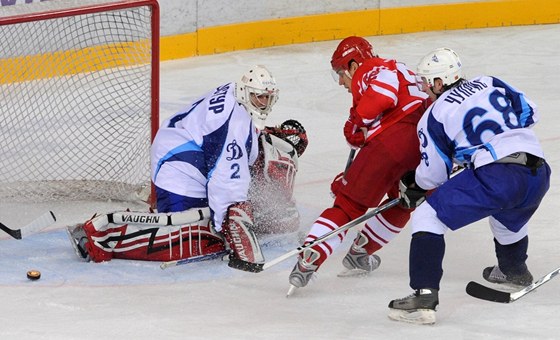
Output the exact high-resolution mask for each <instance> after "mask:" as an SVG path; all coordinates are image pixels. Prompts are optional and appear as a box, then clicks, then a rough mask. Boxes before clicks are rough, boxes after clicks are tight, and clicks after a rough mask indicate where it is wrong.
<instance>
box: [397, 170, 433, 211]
mask: <svg viewBox="0 0 560 340" xmlns="http://www.w3.org/2000/svg"><path fill="white" fill-rule="evenodd" d="M415 176H416V173H415V172H414V171H410V172H407V173H406V174H404V176H403V177H402V178H401V180H400V181H399V191H400V198H401V202H400V204H401V205H402V206H403V207H405V208H407V209H414V208H417V207H418V206H419V205H420V204H422V202H424V201H425V200H426V194H427V191H426V190H424V189H422V188H420V187H419V186H418V185H417V184H416V180H415Z"/></svg>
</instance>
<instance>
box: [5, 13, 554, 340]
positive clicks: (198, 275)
mask: <svg viewBox="0 0 560 340" xmlns="http://www.w3.org/2000/svg"><path fill="white" fill-rule="evenodd" d="M368 39H369V40H370V42H372V44H373V46H374V50H375V51H376V52H377V53H378V54H379V55H380V56H382V57H387V58H395V59H398V60H400V61H402V62H405V63H406V64H407V65H409V66H411V67H412V68H415V67H416V64H417V62H418V61H419V59H420V58H421V57H422V56H423V55H425V54H426V53H427V52H429V51H430V50H432V49H434V48H437V47H444V46H445V47H450V48H452V49H454V50H455V51H457V52H458V53H459V55H460V56H461V58H462V61H463V64H464V68H465V71H466V74H467V77H474V76H478V75H483V74H485V75H492V76H497V77H499V78H502V79H503V80H505V81H507V82H509V83H510V84H512V85H514V86H516V87H517V88H519V89H521V90H523V91H524V92H525V93H526V95H527V96H528V97H529V98H530V99H532V100H533V101H534V102H535V103H536V104H537V105H538V107H539V109H540V123H539V124H538V125H537V126H536V128H535V129H536V131H537V134H538V135H539V137H540V140H541V142H542V145H543V147H544V150H545V154H546V157H547V160H548V162H549V164H550V165H551V168H552V170H553V174H552V183H551V188H550V191H549V192H548V194H547V196H546V197H545V199H544V201H543V203H542V205H541V207H540V209H539V210H538V211H537V213H536V215H535V216H534V218H533V219H532V222H531V226H530V229H529V232H530V244H529V259H528V265H529V268H530V270H531V271H532V273H533V275H534V276H535V279H536V278H539V277H541V276H542V275H544V274H546V273H548V272H549V271H551V270H553V269H555V268H557V267H558V266H560V250H559V249H560V247H559V244H560V233H558V231H557V230H558V215H557V214H556V212H558V211H560V197H559V195H560V189H559V183H558V182H559V177H558V174H557V172H556V169H558V167H559V165H560V148H559V147H558V142H559V140H560V132H559V130H560V111H559V110H560V109H559V108H560V95H559V93H560V71H558V66H559V60H560V59H559V55H560V25H559V24H556V25H542V26H525V27H504V28H492V29H476V30H464V31H445V32H428V33H417V34H407V35H393V36H382V37H369V38H368ZM337 44H338V41H329V42H319V43H310V44H301V45H293V46H282V47H274V48H267V49H259V50H251V51H239V52H232V53H226V54H220V55H214V56H205V57H195V58H189V59H185V60H178V61H169V62H164V63H162V65H161V115H162V119H163V118H165V117H167V116H168V115H170V114H172V113H174V112H175V111H176V110H178V109H180V108H181V107H182V106H184V105H187V104H188V103H189V102H190V101H191V100H193V99H195V98H196V97H198V96H200V95H202V94H204V93H206V92H207V91H208V90H210V89H212V88H213V87H215V86H218V85H220V84H223V83H226V82H230V81H235V80H237V78H238V77H239V76H240V75H241V74H242V73H243V72H244V71H245V70H246V69H247V68H248V67H250V66H252V65H254V64H263V65H266V66H267V67H268V68H269V69H270V70H271V71H272V73H273V74H274V75H275V76H276V78H277V81H278V84H279V87H280V100H279V101H278V103H277V105H276V107H275V109H274V110H273V112H272V114H271V116H270V120H269V125H272V124H279V123H281V122H282V121H284V120H286V119H290V118H293V119H297V120H299V121H300V122H301V123H302V124H303V125H304V126H305V127H306V129H307V131H308V136H309V140H310V143H309V147H308V149H307V151H306V152H305V154H304V155H303V156H302V157H301V158H300V163H299V164H300V168H299V172H298V176H297V180H296V189H295V197H296V200H297V203H298V207H299V209H300V211H301V213H302V217H303V218H302V225H301V233H306V232H307V231H308V230H309V228H310V226H311V223H312V222H313V221H314V219H315V218H316V217H317V216H318V215H319V214H320V213H321V212H322V210H323V209H325V208H327V207H329V206H330V205H331V203H332V198H331V196H330V195H329V186H330V182H331V180H332V178H333V177H334V176H335V175H336V174H338V173H339V172H340V171H342V170H343V168H344V165H345V163H346V158H347V155H348V151H349V148H348V146H347V145H346V143H345V141H344V137H343V135H342V126H343V123H344V121H345V119H346V117H347V112H348V108H349V106H350V104H351V97H350V95H349V94H348V93H347V92H346V91H345V90H344V89H343V88H341V87H338V86H337V84H336V83H335V82H334V81H333V79H332V77H331V75H330V65H329V61H330V57H331V54H332V52H333V50H334V48H335V47H336V45H337ZM122 208H131V209H133V210H141V209H145V207H144V206H142V205H137V204H132V203H123V202H64V203H41V204H22V203H2V207H1V210H0V221H1V222H2V223H4V224H6V225H8V226H10V227H18V226H22V225H24V224H26V223H27V222H29V221H31V220H32V219H33V218H34V217H36V216H39V215H40V214H42V213H43V212H45V211H47V210H52V211H53V212H54V213H55V214H56V216H57V218H58V221H57V223H56V224H55V225H54V226H53V227H51V228H49V229H48V230H46V231H44V232H41V233H39V234H36V235H32V236H30V237H28V238H26V239H23V240H20V241H17V240H13V239H10V238H9V236H7V235H6V234H4V233H2V234H1V235H0V315H1V318H0V339H17V340H23V339H57V340H63V339H98V340H101V339H135V340H143V339H154V338H157V339H403V340H404V339H415V340H416V339H430V340H436V339H558V338H559V337H560V334H559V329H560V326H559V324H560V314H559V313H558V311H559V310H560V309H559V304H560V279H554V280H552V281H551V282H549V283H547V284H546V285H544V286H542V287H540V288H539V289H538V290H537V291H536V292H535V293H531V294H529V295H527V296H526V297H524V298H522V299H521V300H519V301H517V302H515V303H513V304H498V303H492V302H486V301H481V300H477V299H474V298H472V297H470V296H468V295H467V294H466V293H465V285H466V284H467V282H469V281H471V280H476V281H479V282H483V279H482V277H481V273H482V269H483V268H484V267H486V266H488V265H493V264H495V262H496V260H495V256H494V247H493V243H492V235H491V233H490V231H489V228H488V225H487V222H486V221H480V222H477V223H475V224H473V225H470V226H468V227H466V228H464V229H462V230H459V231H457V232H453V233H448V234H447V235H446V244H447V248H446V257H445V261H444V271H445V272H444V277H443V281H442V286H441V292H440V306H439V310H438V312H437V319H438V321H437V323H436V324H435V325H433V326H417V325H409V324H404V323H398V322H394V321H391V320H389V319H388V318H387V312H388V308H387V304H388V302H389V301H390V300H391V299H394V298H401V297H404V296H405V295H408V294H409V293H410V291H411V290H410V288H409V287H408V246H409V243H410V232H409V231H408V230H407V229H405V230H404V231H403V232H402V233H401V235H400V236H399V237H397V238H396V239H395V240H394V241H393V242H392V243H390V244H389V245H388V246H386V247H385V248H384V249H382V250H381V251H379V252H378V254H379V255H380V256H381V258H382V264H381V267H380V268H379V269H378V270H377V271H375V272H374V273H373V274H372V275H371V276H369V277H366V278H339V277H337V273H338V272H339V271H340V270H341V268H342V264H341V260H342V257H343V256H344V254H345V253H346V250H347V248H348V246H349V242H350V240H351V239H353V236H354V235H355V231H351V232H350V234H349V236H348V237H347V239H346V241H345V243H344V244H343V245H342V246H341V247H340V248H339V249H338V250H337V251H336V253H335V254H334V255H333V256H332V257H331V258H330V259H329V260H328V261H327V262H326V263H325V264H324V265H323V267H322V268H321V270H320V272H319V275H318V280H316V282H314V284H312V285H310V286H308V287H306V288H304V289H300V290H299V291H297V292H296V294H295V295H294V296H292V297H290V298H286V296H285V293H286V291H287V288H288V274H289V272H290V270H291V268H292V266H293V264H294V263H295V259H290V260H287V261H285V262H283V263H281V264H279V265H278V266H275V267H272V268H270V269H269V270H266V271H264V272H262V273H259V274H253V273H245V272H241V271H236V270H233V269H230V268H228V267H227V265H226V264H225V263H224V262H221V261H218V260H216V261H210V262H205V263H197V264H189V265H184V266H180V267H175V268H171V269H167V270H161V269H160V268H159V263H145V262H135V261H119V260H114V261H111V262H108V263H103V264H93V263H83V262H80V261H79V260H78V259H77V258H76V256H75V255H74V253H73V250H72V248H71V246H70V243H69V241H68V240H67V238H66V235H65V232H64V231H63V227H64V226H66V225H70V224H75V223H77V222H83V221H85V220H86V219H87V218H89V217H90V216H91V215H93V213H95V212H110V211H114V210H119V209H122ZM296 236H297V235H288V236H287V237H286V238H285V239H282V240H268V243H267V244H266V246H265V248H264V251H265V256H266V257H267V259H272V258H275V257H276V256H279V255H280V254H282V253H284V252H286V251H289V250H291V249H293V248H295V247H297V246H298V245H299V244H298V243H297V237H296ZM32 268H33V269H37V270H40V271H41V272H42V273H43V276H42V278H41V279H40V280H39V281H36V282H31V281H28V280H27V279H26V277H25V273H26V271H27V270H29V269H32Z"/></svg>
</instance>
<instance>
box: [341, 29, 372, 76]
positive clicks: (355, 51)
mask: <svg viewBox="0 0 560 340" xmlns="http://www.w3.org/2000/svg"><path fill="white" fill-rule="evenodd" d="M373 57H374V54H373V47H372V46H371V44H370V43H369V41H367V40H366V39H364V38H362V37H356V36H351V37H348V38H345V39H343V40H342V41H341V42H340V43H339V44H338V47H337V48H336V50H335V51H334V53H333V55H332V58H331V66H332V69H333V71H335V72H336V73H338V72H340V71H347V70H348V68H349V64H350V61H352V60H354V61H355V62H357V63H358V64H361V63H363V62H364V60H366V59H369V58H373Z"/></svg>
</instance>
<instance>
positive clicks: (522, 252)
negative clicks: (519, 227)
mask: <svg viewBox="0 0 560 340" xmlns="http://www.w3.org/2000/svg"><path fill="white" fill-rule="evenodd" d="M494 246H495V248H496V257H497V258H498V266H499V267H500V270H501V271H502V273H504V274H506V275H520V274H523V273H525V272H526V271H527V265H526V264H525V260H527V249H528V248H529V237H528V236H525V237H524V238H522V239H521V240H519V241H517V242H515V243H512V244H508V245H502V244H500V243H499V242H498V241H497V240H496V239H494Z"/></svg>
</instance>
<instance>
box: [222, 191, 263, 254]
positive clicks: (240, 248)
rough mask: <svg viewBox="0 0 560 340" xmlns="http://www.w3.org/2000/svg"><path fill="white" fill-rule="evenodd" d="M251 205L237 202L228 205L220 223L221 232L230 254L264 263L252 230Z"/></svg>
mask: <svg viewBox="0 0 560 340" xmlns="http://www.w3.org/2000/svg"><path fill="white" fill-rule="evenodd" d="M252 229H253V206H252V205H251V203H250V202H248V201H246V202H238V203H235V204H232V205H230V206H229V208H228V211H227V216H226V218H225V219H224V222H223V225H222V232H223V233H224V236H225V238H226V241H227V243H228V244H229V247H230V249H231V251H232V252H231V254H232V255H230V256H235V257H236V258H238V259H240V260H243V261H247V262H252V263H264V255H263V253H262V250H261V246H260V245H259V242H258V240H257V236H256V235H255V233H254V232H253V230H252Z"/></svg>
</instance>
